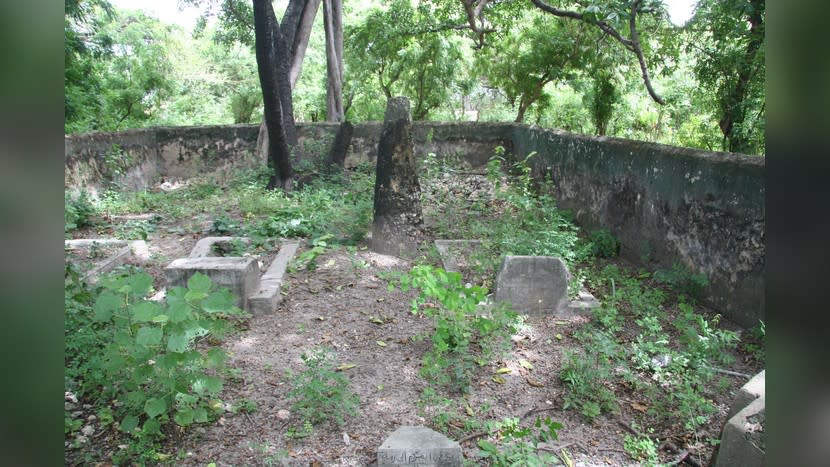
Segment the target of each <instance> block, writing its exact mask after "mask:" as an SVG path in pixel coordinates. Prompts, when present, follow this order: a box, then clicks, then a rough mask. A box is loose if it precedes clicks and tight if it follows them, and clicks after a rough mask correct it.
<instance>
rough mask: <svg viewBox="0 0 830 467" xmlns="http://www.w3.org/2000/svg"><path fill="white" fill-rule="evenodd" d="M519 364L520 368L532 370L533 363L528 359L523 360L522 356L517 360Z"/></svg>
mask: <svg viewBox="0 0 830 467" xmlns="http://www.w3.org/2000/svg"><path fill="white" fill-rule="evenodd" d="M519 365H521V366H522V368H524V369H526V370H532V369H533V365H532V364H531V363H530V362H529V361H527V360H525V359H524V358H522V359H520V360H519Z"/></svg>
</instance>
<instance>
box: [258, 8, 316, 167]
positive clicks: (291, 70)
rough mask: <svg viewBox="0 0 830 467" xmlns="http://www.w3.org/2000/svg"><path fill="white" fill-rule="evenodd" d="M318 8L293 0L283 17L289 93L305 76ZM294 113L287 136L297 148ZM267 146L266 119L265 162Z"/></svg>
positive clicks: (263, 129) (262, 130)
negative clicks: (309, 45)
mask: <svg viewBox="0 0 830 467" xmlns="http://www.w3.org/2000/svg"><path fill="white" fill-rule="evenodd" d="M319 8H320V0H291V1H289V2H288V7H286V9H285V14H284V15H283V17H282V22H281V23H280V28H281V32H282V33H283V39H284V43H285V44H286V49H287V50H288V53H289V55H288V58H287V60H288V62H287V65H286V66H287V67H288V85H289V89H290V90H293V89H294V86H295V85H296V84H297V79H299V76H300V73H301V72H302V68H303V59H304V58H305V53H306V49H307V47H308V40H309V37H310V36H311V28H312V25H313V24H314V17H315V16H316V15H317V10H318V9H319ZM289 46H290V47H289ZM290 90H289V93H290ZM293 110H294V109H293V105H292V108H291V114H290V115H291V122H290V128H291V129H290V130H289V132H288V133H289V135H288V137H289V144H292V143H291V141H293V144H294V145H295V146H296V144H297V136H296V130H295V126H294V112H293ZM268 146H269V140H268V127H267V126H266V124H265V120H264V119H263V121H262V125H260V127H259V136H258V137H257V144H256V153H257V154H260V155H262V158H263V159H266V160H267V159H268ZM296 156H299V155H296Z"/></svg>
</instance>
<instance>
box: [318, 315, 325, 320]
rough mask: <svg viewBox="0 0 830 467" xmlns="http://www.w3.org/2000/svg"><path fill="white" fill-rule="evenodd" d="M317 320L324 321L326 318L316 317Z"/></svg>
mask: <svg viewBox="0 0 830 467" xmlns="http://www.w3.org/2000/svg"><path fill="white" fill-rule="evenodd" d="M317 320H318V321H325V320H326V317H325V316H318V317H317Z"/></svg>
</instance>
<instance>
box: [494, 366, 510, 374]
mask: <svg viewBox="0 0 830 467" xmlns="http://www.w3.org/2000/svg"><path fill="white" fill-rule="evenodd" d="M512 371H513V370H511V369H510V368H507V367H504V368H499V369H498V370H497V371H496V373H497V374H500V375H503V374H507V373H510V372H512Z"/></svg>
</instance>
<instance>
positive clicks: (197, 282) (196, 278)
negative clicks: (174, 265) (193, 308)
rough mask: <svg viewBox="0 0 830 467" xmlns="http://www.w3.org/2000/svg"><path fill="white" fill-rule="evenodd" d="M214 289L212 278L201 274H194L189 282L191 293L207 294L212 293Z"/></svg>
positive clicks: (188, 286)
mask: <svg viewBox="0 0 830 467" xmlns="http://www.w3.org/2000/svg"><path fill="white" fill-rule="evenodd" d="M212 287H213V282H212V281H211V280H210V277H208V276H206V275H204V274H202V273H201V272H197V273H195V274H193V275H192V276H191V277H190V279H188V281H187V288H188V289H190V291H191V292H202V293H204V294H207V293H208V292H210V289H211V288H212Z"/></svg>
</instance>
